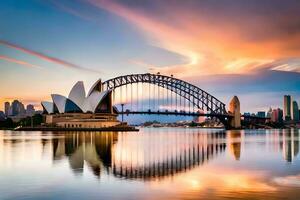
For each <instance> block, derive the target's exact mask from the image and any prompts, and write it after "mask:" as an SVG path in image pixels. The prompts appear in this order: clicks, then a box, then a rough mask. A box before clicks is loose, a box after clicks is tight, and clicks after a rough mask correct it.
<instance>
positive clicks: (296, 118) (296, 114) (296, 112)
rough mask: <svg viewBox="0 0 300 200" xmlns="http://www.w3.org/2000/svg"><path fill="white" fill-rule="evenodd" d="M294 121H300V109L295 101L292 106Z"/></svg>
mask: <svg viewBox="0 0 300 200" xmlns="http://www.w3.org/2000/svg"><path fill="white" fill-rule="evenodd" d="M292 120H294V121H296V122H297V121H299V107H298V103H297V102H296V101H293V105H292Z"/></svg>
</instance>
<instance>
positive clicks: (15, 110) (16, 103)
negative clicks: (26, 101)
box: [11, 100, 20, 116]
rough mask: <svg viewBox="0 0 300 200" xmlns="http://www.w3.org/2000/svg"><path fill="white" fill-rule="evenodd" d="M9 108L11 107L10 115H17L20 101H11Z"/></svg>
mask: <svg viewBox="0 0 300 200" xmlns="http://www.w3.org/2000/svg"><path fill="white" fill-rule="evenodd" d="M11 108H12V113H11V114H12V115H13V116H15V115H18V114H19V113H20V102H19V101H18V100H14V101H13V102H12V103H11Z"/></svg>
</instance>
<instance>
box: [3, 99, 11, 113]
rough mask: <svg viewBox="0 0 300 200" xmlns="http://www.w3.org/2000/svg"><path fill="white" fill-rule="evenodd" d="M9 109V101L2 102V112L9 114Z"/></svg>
mask: <svg viewBox="0 0 300 200" xmlns="http://www.w3.org/2000/svg"><path fill="white" fill-rule="evenodd" d="M9 109H10V103H9V102H5V103H4V113H5V115H6V116H9V115H10V113H9Z"/></svg>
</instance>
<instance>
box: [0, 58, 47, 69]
mask: <svg viewBox="0 0 300 200" xmlns="http://www.w3.org/2000/svg"><path fill="white" fill-rule="evenodd" d="M0 60H4V61H7V62H11V63H16V64H19V65H22V66H25V67H29V68H41V67H40V66H37V65H34V64H30V63H28V62H25V61H23V60H17V59H14V58H10V57H7V56H3V55H0Z"/></svg>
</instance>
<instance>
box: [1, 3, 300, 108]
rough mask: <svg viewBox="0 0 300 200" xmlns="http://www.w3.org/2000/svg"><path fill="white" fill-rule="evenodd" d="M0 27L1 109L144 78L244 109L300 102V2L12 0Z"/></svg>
mask: <svg viewBox="0 0 300 200" xmlns="http://www.w3.org/2000/svg"><path fill="white" fill-rule="evenodd" d="M0 29H1V31H0V70H1V73H0V80H1V84H0V110H3V102H4V101H11V100H13V99H20V100H22V101H23V102H24V103H25V104H27V103H33V104H35V105H38V104H39V102H40V101H42V100H50V98H51V97H50V94H51V93H60V94H63V95H67V94H68V91H69V90H70V89H71V87H72V86H73V85H74V84H75V83H76V82H77V81H78V80H82V81H84V82H85V86H86V88H87V89H88V88H89V87H90V86H91V85H92V84H93V83H94V82H95V81H96V80H97V79H99V78H102V79H103V80H106V79H108V78H112V77H115V76H119V75H125V74H132V73H145V72H153V73H156V72H160V73H162V74H165V75H171V74H173V75H174V76H175V77H177V78H180V79H183V80H186V81H188V82H191V83H193V84H195V85H197V86H199V87H200V88H202V89H203V90H205V91H207V92H209V93H211V94H213V95H214V96H215V97H217V98H219V99H220V100H222V101H223V102H224V103H226V104H228V102H229V100H230V99H231V97H232V96H234V95H237V96H238V97H239V98H240V101H241V107H242V111H243V112H244V111H251V112H256V111H259V110H266V109H268V108H269V107H270V106H272V107H282V104H283V102H282V101H283V95H284V94H291V95H293V96H294V98H295V99H296V100H297V101H298V103H300V1H299V0H203V1H189V0H186V1H180V0H177V1H175V0H168V1H162V0H149V1H148V0H147V1H145V0H143V1H131V0H125V1H114V0H109V1H108V0H107V1H105V0H104V1H102V0H69V1H63V0H56V1H55V0H52V1H51V0H48V1H44V0H9V1H1V8H0Z"/></svg>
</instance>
